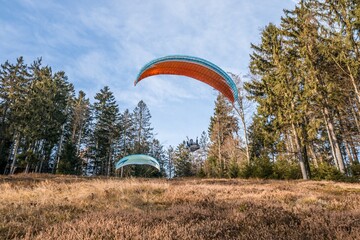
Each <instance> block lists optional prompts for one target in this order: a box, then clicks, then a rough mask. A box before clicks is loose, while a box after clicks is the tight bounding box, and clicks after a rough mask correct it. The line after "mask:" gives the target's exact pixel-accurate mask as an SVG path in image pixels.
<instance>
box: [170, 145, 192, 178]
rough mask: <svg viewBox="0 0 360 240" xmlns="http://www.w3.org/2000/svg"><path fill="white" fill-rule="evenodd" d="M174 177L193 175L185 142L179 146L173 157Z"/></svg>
mask: <svg viewBox="0 0 360 240" xmlns="http://www.w3.org/2000/svg"><path fill="white" fill-rule="evenodd" d="M173 163H174V168H175V177H190V176H193V175H195V173H194V172H192V164H191V156H190V152H189V150H188V149H187V147H186V144H185V142H183V143H181V144H179V145H178V146H177V147H176V149H175V151H174V156H173Z"/></svg>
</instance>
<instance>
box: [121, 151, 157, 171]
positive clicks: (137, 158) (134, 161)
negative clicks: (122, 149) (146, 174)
mask: <svg viewBox="0 0 360 240" xmlns="http://www.w3.org/2000/svg"><path fill="white" fill-rule="evenodd" d="M127 165H150V166H153V167H154V168H156V169H157V170H159V171H160V164H159V162H158V161H157V160H156V159H155V158H153V157H151V156H148V155H145V154H133V155H128V156H126V157H123V158H122V159H120V160H119V161H118V162H117V163H116V164H115V168H116V169H119V168H122V167H124V166H127Z"/></svg>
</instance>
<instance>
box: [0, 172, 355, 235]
mask: <svg viewBox="0 0 360 240" xmlns="http://www.w3.org/2000/svg"><path fill="white" fill-rule="evenodd" d="M0 192H1V194H0V239H317V240H320V239H360V184H351V183H335V182H315V181H272V180H224V179H216V180H214V179H182V180H164V179H162V180H161V179H88V178H76V177H66V176H53V175H19V176H13V177H9V176H3V177H0Z"/></svg>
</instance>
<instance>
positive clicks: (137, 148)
mask: <svg viewBox="0 0 360 240" xmlns="http://www.w3.org/2000/svg"><path fill="white" fill-rule="evenodd" d="M150 119H151V114H150V110H149V108H148V107H147V106H146V104H145V102H144V101H143V100H141V101H140V102H139V103H138V104H137V106H136V107H135V109H134V111H133V114H132V124H133V128H134V135H133V137H134V149H133V151H134V153H144V154H147V153H148V152H149V151H150V145H151V142H152V139H153V136H154V134H153V132H152V131H153V128H152V127H151V123H150Z"/></svg>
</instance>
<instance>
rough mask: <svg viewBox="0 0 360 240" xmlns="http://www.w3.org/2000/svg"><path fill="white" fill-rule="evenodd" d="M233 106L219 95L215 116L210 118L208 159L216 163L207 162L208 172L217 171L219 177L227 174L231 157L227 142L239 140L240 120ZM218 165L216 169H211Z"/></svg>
mask: <svg viewBox="0 0 360 240" xmlns="http://www.w3.org/2000/svg"><path fill="white" fill-rule="evenodd" d="M232 110H233V108H232V106H231V105H230V104H229V102H227V100H226V99H225V98H224V97H223V96H222V95H218V97H217V100H216V102H215V109H214V116H213V117H211V118H210V126H209V137H210V146H209V154H208V160H209V159H212V161H214V164H207V166H208V167H207V174H208V175H212V174H210V172H213V173H216V176H217V177H224V176H226V175H227V171H228V167H229V163H230V157H229V151H227V149H225V148H224V145H225V143H226V142H229V141H238V140H237V132H238V122H237V119H236V118H235V116H234V115H233V112H232ZM214 167H216V169H211V168H214Z"/></svg>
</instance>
